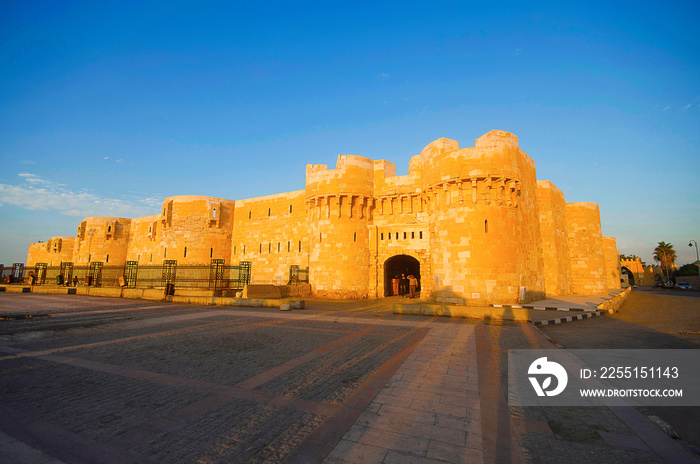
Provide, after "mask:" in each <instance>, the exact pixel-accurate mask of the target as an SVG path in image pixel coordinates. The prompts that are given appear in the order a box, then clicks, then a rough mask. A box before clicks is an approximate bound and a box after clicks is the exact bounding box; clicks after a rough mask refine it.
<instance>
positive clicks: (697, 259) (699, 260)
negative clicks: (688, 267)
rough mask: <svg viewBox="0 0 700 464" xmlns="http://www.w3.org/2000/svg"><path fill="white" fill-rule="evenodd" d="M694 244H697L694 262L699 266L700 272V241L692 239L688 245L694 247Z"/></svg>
mask: <svg viewBox="0 0 700 464" xmlns="http://www.w3.org/2000/svg"><path fill="white" fill-rule="evenodd" d="M693 244H695V262H694V263H693V264H695V265H696V266H698V268H699V269H698V272H699V273H700V254H698V242H696V241H695V240H691V241H690V243H689V244H688V246H689V247H692V246H693Z"/></svg>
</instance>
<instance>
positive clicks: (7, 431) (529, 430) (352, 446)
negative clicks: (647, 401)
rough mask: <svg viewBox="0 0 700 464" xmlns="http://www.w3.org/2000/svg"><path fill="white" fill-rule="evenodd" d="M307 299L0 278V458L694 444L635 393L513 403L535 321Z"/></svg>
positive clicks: (229, 457)
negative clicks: (609, 400) (251, 299)
mask: <svg viewBox="0 0 700 464" xmlns="http://www.w3.org/2000/svg"><path fill="white" fill-rule="evenodd" d="M306 308H307V309H305V310H301V311H291V312H286V311H285V312H282V311H279V310H274V309H253V308H232V307H211V306H209V307H207V306H194V305H178V304H171V303H159V302H152V301H140V300H125V299H111V298H96V297H87V296H77V295H39V294H9V293H8V294H0V317H2V318H3V319H4V320H0V462H13V463H54V464H58V463H61V462H64V463H239V462H241V463H242V462H251V463H264V462H270V463H271V462H299V463H301V462H305V463H306V462H308V463H313V462H318V463H320V462H325V463H329V464H330V463H333V464H335V463H343V462H349V463H380V462H384V463H446V462H447V463H457V462H465V463H470V462H474V463H480V462H504V463H505V462H545V463H559V462H629V463H633V462H646V463H656V462H693V461H694V458H693V455H692V448H689V447H688V446H687V444H685V443H683V442H681V441H679V440H672V439H671V438H670V437H668V436H667V435H666V434H664V433H663V432H662V431H661V430H660V429H659V428H658V427H656V426H653V425H652V426H651V427H650V426H649V425H650V424H651V423H650V422H649V421H648V420H646V418H645V417H644V416H643V415H642V414H641V413H639V412H637V411H636V410H635V409H633V408H617V410H615V409H609V408H591V407H588V408H536V407H528V408H515V407H510V406H508V404H507V402H506V395H505V391H507V383H506V382H507V369H506V367H507V350H508V349H514V348H555V347H556V345H554V344H552V342H551V341H550V339H548V338H547V337H546V336H545V335H544V334H543V333H542V332H541V331H540V330H539V329H538V328H536V327H534V326H533V325H532V324H517V323H502V324H485V323H483V322H481V321H475V320H468V319H457V318H439V317H425V316H405V315H395V314H393V313H392V312H391V301H384V300H363V301H343V302H337V301H336V302H333V301H320V300H310V301H307V305H306ZM30 316H31V317H30ZM605 317H606V316H603V317H601V318H595V319H604V318H605ZM593 320H594V319H591V320H589V321H593ZM589 321H578V322H575V323H574V322H572V323H570V324H572V327H573V325H574V324H586V323H588V322H589Z"/></svg>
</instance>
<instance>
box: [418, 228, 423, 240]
mask: <svg viewBox="0 0 700 464" xmlns="http://www.w3.org/2000/svg"><path fill="white" fill-rule="evenodd" d="M418 238H420V239H422V238H423V231H422V230H421V231H420V232H418Z"/></svg>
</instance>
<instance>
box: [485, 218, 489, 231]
mask: <svg viewBox="0 0 700 464" xmlns="http://www.w3.org/2000/svg"><path fill="white" fill-rule="evenodd" d="M484 232H485V233H488V232H489V221H488V220H484Z"/></svg>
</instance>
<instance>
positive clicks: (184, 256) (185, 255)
mask: <svg viewBox="0 0 700 464" xmlns="http://www.w3.org/2000/svg"><path fill="white" fill-rule="evenodd" d="M182 257H183V258H187V247H185V253H184V255H183V256H182Z"/></svg>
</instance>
